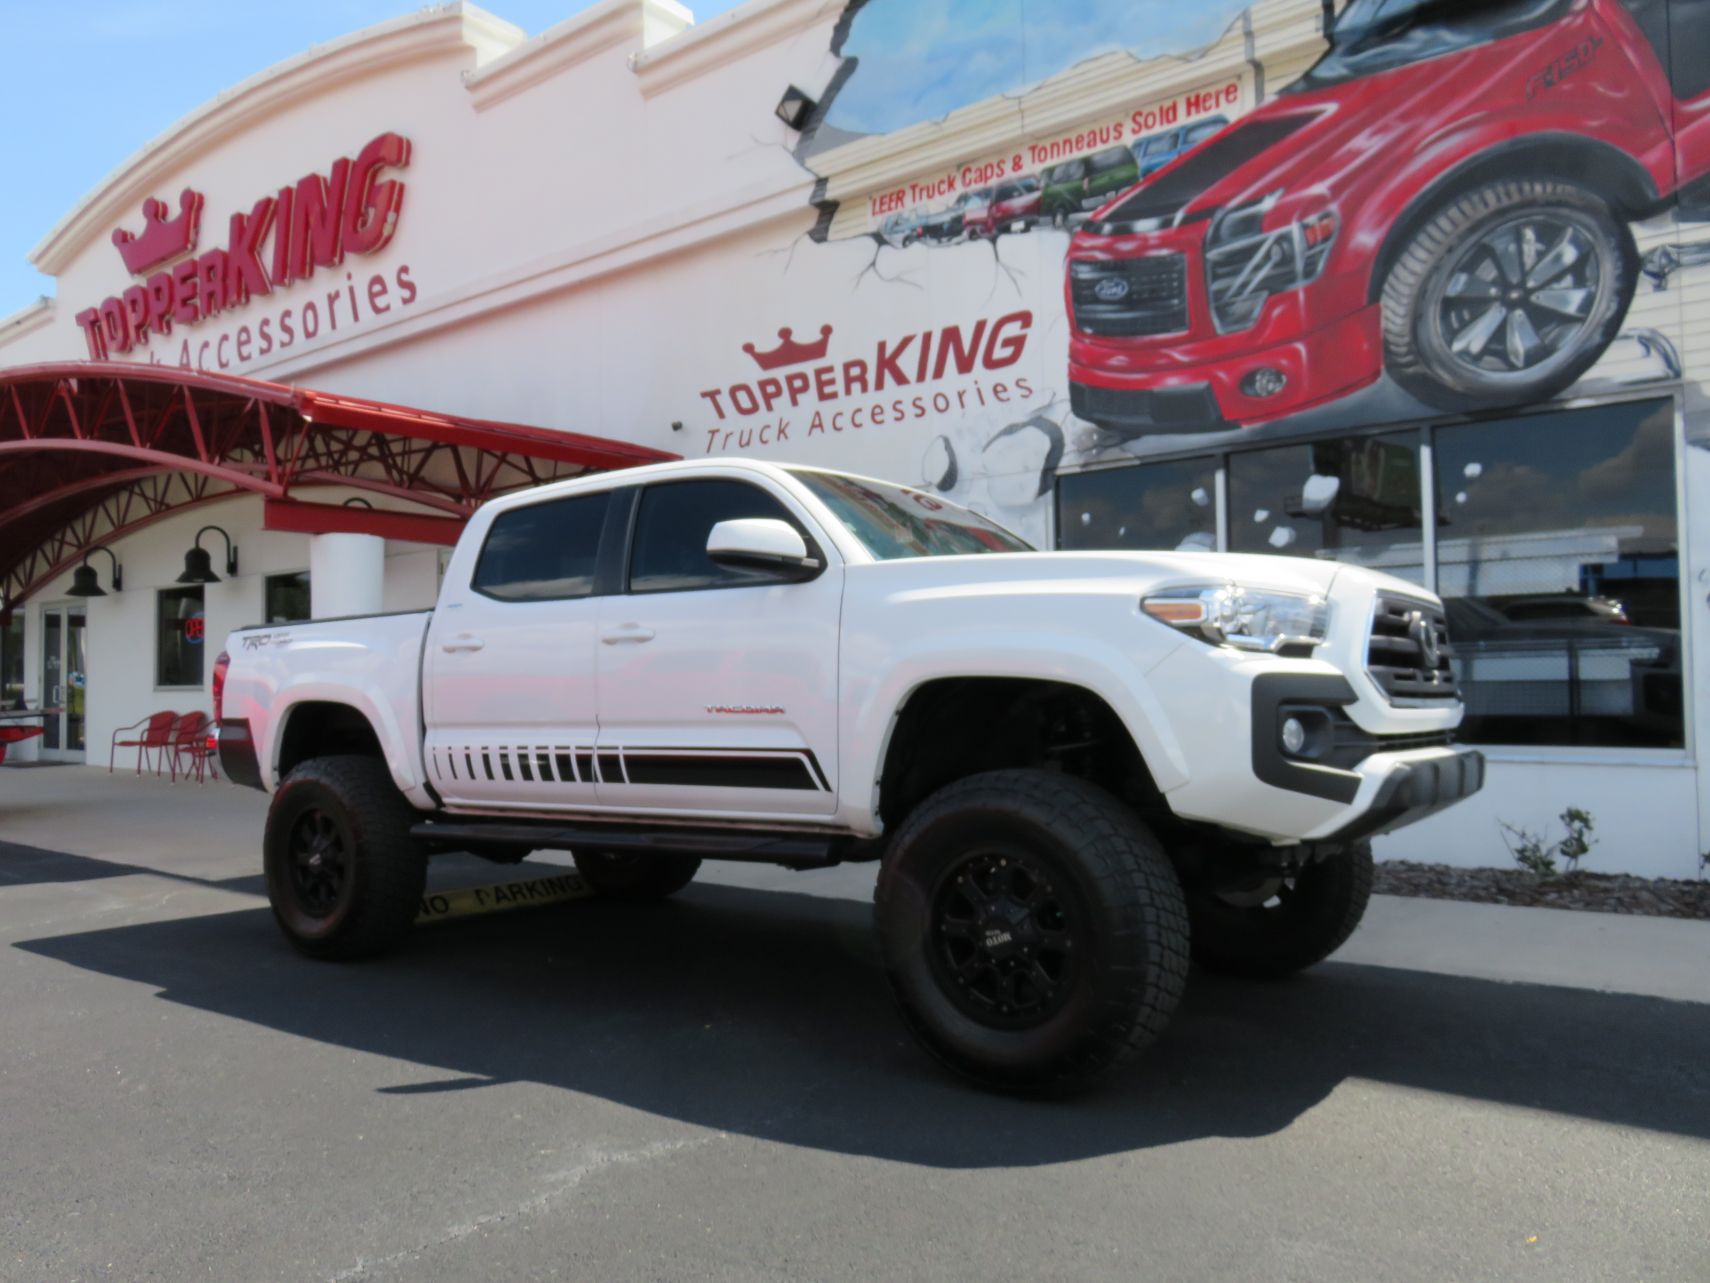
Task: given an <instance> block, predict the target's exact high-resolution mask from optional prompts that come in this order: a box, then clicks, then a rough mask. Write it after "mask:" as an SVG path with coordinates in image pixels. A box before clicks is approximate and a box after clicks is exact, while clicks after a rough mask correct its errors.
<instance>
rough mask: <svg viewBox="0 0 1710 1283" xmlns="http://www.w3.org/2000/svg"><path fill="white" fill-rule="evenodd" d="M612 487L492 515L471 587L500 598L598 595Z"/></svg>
mask: <svg viewBox="0 0 1710 1283" xmlns="http://www.w3.org/2000/svg"><path fill="white" fill-rule="evenodd" d="M611 502H612V495H611V492H610V491H604V490H602V491H600V492H599V493H597V494H584V495H571V496H569V497H568V498H564V499H553V500H549V501H547V502H545V503H534V504H530V505H528V506H527V507H526V508H512V509H510V510H509V511H508V512H502V513H500V514H499V515H498V516H497V517H495V518H494V519H493V524H492V526H491V527H489V528H488V530H487V538H486V540H485V541H484V542H483V543H482V545H481V556H480V559H479V560H478V561H477V562H476V563H475V574H474V577H473V578H472V579H471V580H470V585H469V586H470V587H471V588H472V589H474V590H475V591H476V592H478V593H480V594H481V595H482V596H484V597H491V598H494V599H495V600H497V601H515V602H523V601H563V600H565V599H567V598H575V597H589V596H592V595H593V594H594V591H595V583H596V581H597V569H598V565H599V558H600V531H601V530H602V528H603V527H604V526H605V521H606V512H607V511H608V509H609V508H610V506H611Z"/></svg>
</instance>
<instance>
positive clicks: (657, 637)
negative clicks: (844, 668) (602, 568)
mask: <svg viewBox="0 0 1710 1283" xmlns="http://www.w3.org/2000/svg"><path fill="white" fill-rule="evenodd" d="M744 517H773V518H778V519H780V520H784V521H788V522H789V523H791V524H792V525H794V526H795V527H796V528H797V529H798V530H800V531H801V532H802V534H803V535H804V536H806V537H807V539H808V540H809V544H810V547H815V548H816V555H817V556H818V557H819V559H820V560H821V561H827V562H828V563H829V564H827V567H826V569H825V571H824V572H823V573H822V574H820V575H819V577H818V578H816V579H812V580H809V581H807V582H805V583H803V582H794V583H783V582H779V581H778V580H777V579H775V578H769V577H767V576H766V575H764V574H763V573H762V572H756V571H746V570H737V569H732V568H728V567H723V566H719V565H717V564H715V563H714V562H713V561H712V560H711V559H709V558H708V556H707V553H706V547H707V536H708V534H709V533H711V531H712V528H713V526H714V525H716V524H717V523H718V522H720V521H730V520H736V519H739V518H744ZM633 529H634V533H633V535H632V537H631V542H630V548H629V564H628V566H627V567H626V575H625V584H624V588H625V591H624V592H622V593H620V594H614V595H612V596H609V597H605V598H602V599H601V601H600V634H599V646H598V650H599V671H600V745H599V747H600V759H599V760H600V763H601V771H602V775H601V786H600V800H601V802H602V803H603V804H605V805H618V806H622V807H624V808H626V809H629V810H637V811H658V812H669V811H675V812H681V813H686V814H741V813H749V814H755V815H764V816H778V815H797V816H818V815H829V814H830V813H831V812H832V811H833V810H834V809H835V807H836V794H835V792H834V789H835V787H836V783H837V643H838V617H839V611H840V609H841V605H842V597H843V568H842V565H841V563H840V562H838V561H836V560H835V554H831V553H828V552H827V551H826V550H827V547H828V543H827V541H826V540H825V539H823V538H821V537H820V536H819V533H818V532H817V531H815V530H814V529H813V525H812V523H811V521H810V520H809V519H808V518H807V517H806V516H805V514H803V513H801V512H799V511H797V510H796V508H795V507H794V503H793V500H790V499H789V498H788V497H787V496H786V495H784V494H783V493H782V492H781V491H779V492H774V491H772V490H770V489H768V488H765V487H763V486H762V485H761V484H760V483H759V481H758V480H757V479H756V480H748V479H743V480H736V479H733V478H722V477H721V478H700V479H688V480H683V481H671V482H661V483H659V484H657V485H651V486H647V487H645V488H644V489H643V490H642V491H641V494H640V496H639V499H638V503H637V509H636V513H635V518H634V528H633Z"/></svg>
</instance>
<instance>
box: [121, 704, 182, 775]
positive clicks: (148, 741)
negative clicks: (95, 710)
mask: <svg viewBox="0 0 1710 1283" xmlns="http://www.w3.org/2000/svg"><path fill="white" fill-rule="evenodd" d="M177 721H178V714H177V713H150V714H149V715H148V716H147V717H145V718H143V719H142V721H140V722H136V723H133V724H132V725H130V726H121V727H119V729H118V730H116V731H114V732H113V743H112V745H111V746H110V747H109V748H108V750H107V774H109V775H111V774H112V773H113V758H114V756H115V755H116V754H117V753H118V751H119V750H120V749H122V748H134V749H136V751H137V774H138V775H141V774H142V768H143V757H144V755H145V754H148V753H153V752H157V751H158V752H159V753H160V754H161V755H162V756H164V755H165V753H166V751H167V749H168V747H169V746H170V741H171V739H172V727H173V725H174V724H175V723H176V722H177ZM137 731H141V732H142V734H140V735H138V736H137V737H136V738H135V739H128V740H127V739H120V738H119V736H121V735H130V734H134V733H135V732H137ZM152 765H153V766H154V773H155V774H156V775H159V774H160V761H159V758H156V759H155V760H154V762H153V763H152Z"/></svg>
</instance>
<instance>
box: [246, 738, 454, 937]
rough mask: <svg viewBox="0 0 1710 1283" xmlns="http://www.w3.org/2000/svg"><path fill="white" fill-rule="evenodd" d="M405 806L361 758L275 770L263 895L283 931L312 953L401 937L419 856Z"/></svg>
mask: <svg viewBox="0 0 1710 1283" xmlns="http://www.w3.org/2000/svg"><path fill="white" fill-rule="evenodd" d="M415 818H416V813H415V810H414V809H413V808H412V807H411V806H410V804H409V803H408V802H407V801H405V799H404V797H403V795H402V794H401V793H399V792H398V789H397V787H396V786H395V785H394V784H393V783H392V776H391V773H390V772H389V771H387V769H386V764H385V763H384V762H382V761H380V760H379V759H377V758H371V757H320V758H315V759H313V760H311V761H308V762H304V763H303V764H302V765H301V766H298V767H297V768H296V769H294V770H293V771H292V772H291V773H290V774H289V775H287V776H286V777H285V781H284V783H282V784H281V785H280V786H279V790H278V792H276V793H275V794H274V795H273V804H272V806H271V807H270V808H269V809H268V812H267V837H266V845H265V863H266V870H267V898H268V900H269V901H270V902H271V904H272V906H273V916H274V918H275V920H277V921H278V923H279V927H280V929H281V930H282V931H284V933H285V938H286V939H287V940H289V941H290V942H291V944H292V945H293V946H294V947H295V948H297V949H298V950H299V951H300V952H302V953H306V954H308V955H309V956H310V957H312V958H338V959H343V958H361V957H367V956H369V955H372V954H376V953H381V952H383V951H384V950H386V949H388V948H390V947H391V946H392V945H394V944H396V943H397V942H398V941H399V940H400V939H402V938H403V936H404V934H405V933H406V932H407V931H409V929H410V924H411V923H412V922H414V921H415V917H416V913H417V911H418V910H419V909H420V907H421V899H422V887H423V885H424V884H425V882H426V880H427V857H426V854H425V853H424V852H423V850H422V848H421V846H420V844H418V843H417V842H416V841H415V840H414V839H413V838H412V837H411V836H410V825H411V824H412V822H413V821H414V820H415Z"/></svg>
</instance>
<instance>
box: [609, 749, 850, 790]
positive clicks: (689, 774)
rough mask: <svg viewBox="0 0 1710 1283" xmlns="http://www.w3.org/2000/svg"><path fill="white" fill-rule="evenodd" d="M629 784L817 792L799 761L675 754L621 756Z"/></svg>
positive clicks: (633, 753) (796, 759) (790, 758)
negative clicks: (627, 773)
mask: <svg viewBox="0 0 1710 1283" xmlns="http://www.w3.org/2000/svg"><path fill="white" fill-rule="evenodd" d="M623 762H624V766H625V767H626V768H627V769H628V771H629V782H630V783H631V784H666V785H675V786H677V787H679V788H727V789H809V790H812V791H814V792H817V791H818V790H819V782H818V781H817V780H815V779H814V776H813V772H812V771H810V770H809V769H808V765H807V763H806V762H804V761H803V760H802V759H801V758H799V757H738V756H735V755H731V756H729V757H726V756H723V755H720V756H717V757H691V756H686V755H683V754H677V753H635V752H626V753H625V754H624V755H623Z"/></svg>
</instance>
